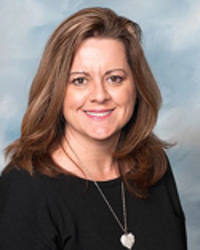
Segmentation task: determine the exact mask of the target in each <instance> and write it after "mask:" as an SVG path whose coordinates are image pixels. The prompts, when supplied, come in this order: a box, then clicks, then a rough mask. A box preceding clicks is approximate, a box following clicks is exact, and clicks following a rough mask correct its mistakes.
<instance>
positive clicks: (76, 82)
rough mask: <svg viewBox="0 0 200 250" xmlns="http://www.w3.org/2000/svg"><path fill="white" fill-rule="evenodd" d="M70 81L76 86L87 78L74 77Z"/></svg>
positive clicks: (82, 83)
mask: <svg viewBox="0 0 200 250" xmlns="http://www.w3.org/2000/svg"><path fill="white" fill-rule="evenodd" d="M71 82H72V83H73V84H74V85H76V86H80V85H84V84H86V82H87V79H86V78H85V77H77V78H74V79H73V80H72V81H71Z"/></svg>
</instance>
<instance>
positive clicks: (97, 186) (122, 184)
mask: <svg viewBox="0 0 200 250" xmlns="http://www.w3.org/2000/svg"><path fill="white" fill-rule="evenodd" d="M93 182H94V184H95V186H96V188H97V190H98V191H99V193H100V195H101V197H102V198H103V200H104V201H105V203H106V205H107V206H108V208H109V210H110V212H111V213H112V215H113V216H114V218H115V220H116V221H117V223H118V225H119V226H120V228H121V229H122V231H123V232H124V233H125V234H127V232H128V229H127V213H126V200H125V190H124V183H123V182H121V197H122V208H123V219H124V226H123V225H122V223H121V221H120V219H119V218H118V216H117V214H116V213H115V211H114V209H113V208H112V206H111V204H110V202H109V201H108V199H107V198H106V196H105V194H104V192H103V191H102V189H101V188H100V186H99V184H98V183H97V182H96V181H93Z"/></svg>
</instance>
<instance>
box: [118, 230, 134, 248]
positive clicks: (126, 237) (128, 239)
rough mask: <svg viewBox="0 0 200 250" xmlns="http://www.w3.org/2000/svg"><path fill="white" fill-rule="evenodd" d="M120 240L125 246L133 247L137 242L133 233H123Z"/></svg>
mask: <svg viewBox="0 0 200 250" xmlns="http://www.w3.org/2000/svg"><path fill="white" fill-rule="evenodd" d="M120 241H121V243H122V245H123V246H124V247H126V248H128V249H132V247H133V245H134V243H135V236H134V235H133V234H132V233H126V234H122V236H121V238H120Z"/></svg>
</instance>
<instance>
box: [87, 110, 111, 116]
mask: <svg viewBox="0 0 200 250" xmlns="http://www.w3.org/2000/svg"><path fill="white" fill-rule="evenodd" d="M84 112H85V113H86V114H87V115H88V116H89V117H94V118H105V117H108V116H109V115H110V114H111V113H112V112H113V109H109V110H98V111H87V110H85V111H84Z"/></svg>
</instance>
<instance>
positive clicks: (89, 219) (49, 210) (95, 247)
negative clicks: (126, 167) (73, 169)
mask: <svg viewBox="0 0 200 250" xmlns="http://www.w3.org/2000/svg"><path fill="white" fill-rule="evenodd" d="M99 185H100V186H101V188H102V190H103V192H104V193H105V195H106V197H107V198H108V200H109V202H110V203H111V205H112V206H113V208H114V210H115V212H116V214H117V215H118V217H119V218H120V220H121V221H122V222H123V216H122V203H121V191H120V190H121V181H120V179H115V180H111V181H104V182H99ZM126 202H127V214H128V229H129V231H130V232H132V233H133V234H134V235H135V237H136V243H135V245H134V246H133V250H185V249H186V237H185V221H184V214H183V212H182V208H181V206H180V202H179V198H178V195H177V190H176V186H175V183H174V179H173V175H172V173H171V170H170V169H168V171H167V173H166V174H165V176H164V177H163V178H162V180H160V182H159V183H157V184H156V185H155V186H154V187H152V188H151V189H150V196H149V198H147V199H137V198H133V197H132V196H131V195H130V194H129V193H128V192H127V191H126ZM121 235H122V230H121V228H120V227H119V225H118V224H117V222H116V220H115V219H114V217H113V215H112V214H111V212H110V210H109V209H108V207H107V205H106V204H105V202H104V200H103V199H102V197H101V196H100V194H99V192H98V190H97V188H96V187H95V186H94V184H93V182H90V181H89V182H88V186H87V185H86V182H85V181H84V180H83V179H80V178H76V177H72V176H65V175H60V176H59V177H55V178H50V177H47V176H43V175H39V174H37V175H36V176H34V177H31V176H30V175H29V174H28V173H27V172H26V171H24V170H19V171H18V170H11V171H10V172H9V173H8V174H5V175H3V176H2V177H1V178H0V249H1V250H37V249H39V250H43V249H44V250H125V248H124V247H123V246H122V245H121V243H120V241H119V238H120V236H121Z"/></svg>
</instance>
